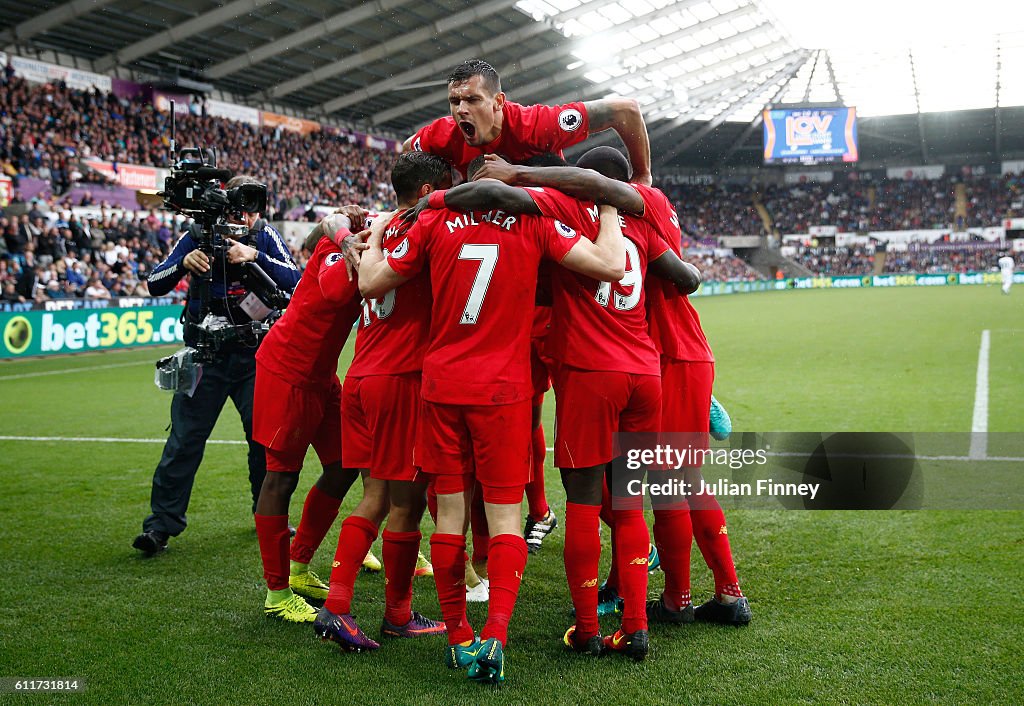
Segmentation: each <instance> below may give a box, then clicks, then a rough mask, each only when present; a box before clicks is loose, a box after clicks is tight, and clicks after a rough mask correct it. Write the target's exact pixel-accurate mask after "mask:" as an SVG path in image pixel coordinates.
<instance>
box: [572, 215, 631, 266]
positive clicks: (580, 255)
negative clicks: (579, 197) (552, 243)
mask: <svg viewBox="0 0 1024 706" xmlns="http://www.w3.org/2000/svg"><path fill="white" fill-rule="evenodd" d="M598 215H599V216H600V218H601V228H600V230H599V231H598V232H597V240H596V241H594V242H590V241H589V240H587V239H586V238H580V239H579V241H577V243H576V244H575V245H574V246H573V247H572V250H570V251H569V252H568V253H567V254H566V256H565V257H563V258H562V260H561V261H560V262H559V264H560V265H562V266H563V267H565V268H567V269H570V270H572V271H573V272H579V273H580V274H582V275H587V276H588V277H593V278H594V279H598V280H601V281H602V282H618V281H619V280H620V279H622V278H623V277H625V275H626V244H625V242H624V239H623V237H622V228H621V227H620V226H619V212H618V211H617V210H615V209H614V208H613V207H611V206H607V205H601V206H598Z"/></svg>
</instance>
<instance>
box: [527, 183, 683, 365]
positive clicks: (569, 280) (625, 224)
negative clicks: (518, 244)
mask: <svg viewBox="0 0 1024 706" xmlns="http://www.w3.org/2000/svg"><path fill="white" fill-rule="evenodd" d="M527 192H529V194H530V196H532V197H533V200H534V202H535V203H536V204H537V206H538V207H539V208H540V210H541V213H543V214H544V215H545V216H549V217H555V218H559V219H573V218H575V219H582V224H581V226H580V228H581V230H582V231H583V234H584V235H586V236H587V237H588V238H590V239H591V240H596V239H597V232H598V230H599V229H600V218H599V217H598V211H597V206H595V205H594V204H593V203H589V202H583V201H577V200H576V199H574V198H572V197H570V196H566V195H565V194H563V193H562V192H560V191H558V190H556V189H549V188H536V187H533V188H528V189H527ZM619 219H620V220H619V225H620V226H621V227H622V234H623V236H625V239H626V276H625V277H623V278H622V280H620V281H619V282H617V283H615V284H609V283H607V282H598V281H597V280H595V279H591V278H590V277H585V276H583V275H580V274H577V273H575V272H570V271H569V270H566V269H565V268H557V271H556V272H554V274H553V287H552V288H553V297H554V306H553V307H552V314H551V335H550V336H548V338H547V341H546V343H545V347H544V353H545V355H548V356H550V357H551V358H554V359H555V360H558V361H561V362H563V363H565V364H566V365H571V366H572V367H574V368H580V369H582V370H610V371H617V372H623V373H642V374H649V375H658V374H660V372H661V369H660V364H659V356H658V351H657V350H656V349H655V348H654V345H653V343H652V342H651V339H650V336H649V335H648V333H647V321H646V319H645V318H644V310H645V308H646V307H645V296H644V279H643V278H644V274H646V272H647V263H648V262H650V261H651V260H654V259H656V258H658V257H659V256H661V255H662V254H664V253H665V251H666V250H668V248H669V246H668V245H667V244H666V243H664V242H663V241H662V240H661V238H660V237H659V236H658V234H657V233H656V232H655V230H654V229H653V228H651V227H650V225H649V224H648V223H646V222H645V221H643V220H641V219H639V218H634V217H632V216H623V215H621V214H620V216H619ZM570 222H571V221H570Z"/></svg>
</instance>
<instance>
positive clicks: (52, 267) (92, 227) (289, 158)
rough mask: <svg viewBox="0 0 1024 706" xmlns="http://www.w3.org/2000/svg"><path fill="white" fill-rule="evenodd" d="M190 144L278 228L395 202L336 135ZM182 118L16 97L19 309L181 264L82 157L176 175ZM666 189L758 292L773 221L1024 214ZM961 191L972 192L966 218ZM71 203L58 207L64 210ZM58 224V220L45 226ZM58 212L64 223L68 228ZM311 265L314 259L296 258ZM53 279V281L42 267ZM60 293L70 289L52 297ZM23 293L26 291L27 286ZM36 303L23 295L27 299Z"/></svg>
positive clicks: (958, 253) (0, 276) (38, 95)
mask: <svg viewBox="0 0 1024 706" xmlns="http://www.w3.org/2000/svg"><path fill="white" fill-rule="evenodd" d="M178 131H179V132H178V134H179V142H181V143H185V144H205V145H216V146H218V148H219V149H220V159H221V164H222V165H225V166H227V167H229V168H231V169H234V170H236V171H242V172H252V173H255V174H258V175H260V177H261V178H263V179H265V180H266V181H267V183H268V185H269V186H270V190H271V194H272V203H271V206H270V213H269V214H268V215H269V217H270V218H271V219H275V218H278V219H284V218H287V219H289V220H314V219H315V218H316V215H315V213H314V211H313V209H312V205H314V204H318V203H319V204H340V203H359V204H362V205H364V206H366V207H369V208H374V209H381V208H384V207H386V206H388V205H390V204H391V203H393V195H392V194H391V187H390V184H389V180H388V173H389V169H390V165H391V161H392V158H391V155H390V154H389V153H387V152H381V151H378V150H374V149H369V148H365V147H363V146H361V145H355V144H352V143H350V141H349V140H348V139H346V138H345V137H341V136H334V135H328V134H325V133H313V134H310V135H302V134H299V133H294V132H288V131H284V130H281V129H280V128H278V129H276V130H273V129H270V128H264V129H259V128H255V127H252V126H248V125H245V124H242V123H237V122H230V121H227V120H225V119H222V118H213V117H204V116H202V115H198V116H197V115H189V116H182V117H180V118H179V120H178ZM166 133H167V116H166V115H165V114H163V113H160V112H159V111H157V110H156V109H155V108H153V106H152V105H151V104H150V103H148V102H144V101H141V100H140V101H137V102H130V101H128V100H127V99H123V98H117V97H115V96H114V95H113V94H103V93H99V92H92V91H81V90H73V89H69V88H67V87H66V86H64V85H63V84H60V83H51V84H46V85H41V84H32V83H28V82H26V81H24V80H22V79H19V78H16V77H13V76H9V77H4V82H3V83H0V168H2V169H3V171H4V172H5V173H7V174H8V175H9V176H11V177H13V178H14V179H15V180H16V182H15V199H14V201H15V202H16V203H17V202H19V201H21V202H27V203H30V204H31V206H30V211H29V213H28V214H26V215H25V216H13V215H3V214H0V233H2V236H3V237H2V240H0V258H2V259H0V283H6V282H12V283H14V284H15V285H16V286H15V291H8V290H5V291H4V297H6V298H9V299H14V298H15V297H24V298H27V299H37V300H40V301H42V300H45V299H48V298H61V297H71V296H87V294H86V292H87V291H88V292H89V293H90V294H89V296H106V295H105V294H104V290H105V291H106V292H109V293H110V294H112V295H113V296H119V295H122V294H145V285H144V283H142V282H143V280H144V278H145V274H146V273H147V271H148V270H149V269H150V268H151V267H152V266H153V265H155V264H156V263H157V262H159V260H161V259H162V258H163V256H164V255H165V254H166V253H167V251H168V248H169V246H170V243H171V240H172V238H173V233H172V230H171V228H170V221H169V217H168V216H167V215H166V214H162V213H156V212H154V213H151V214H149V215H146V216H144V217H136V216H135V215H133V212H132V211H131V210H128V211H117V210H115V209H117V208H120V209H131V208H132V207H133V199H134V192H132V191H130V190H128V189H122V188H120V187H115V186H111V185H109V184H106V183H105V181H106V180H105V178H104V177H103V176H102V175H101V174H98V173H96V172H91V171H90V170H88V169H85V170H84V171H83V169H82V166H81V161H80V160H81V159H83V158H88V157H95V158H99V159H102V160H105V161H111V162H127V163H134V164H140V165H151V166H166V160H167V152H166ZM678 181H679V180H677V179H672V178H668V179H664V180H662V181H660V182H658V183H657V184H656V185H657V186H659V187H661V188H662V189H663V190H664V191H665V192H666V194H667V195H668V196H669V198H670V199H671V200H672V201H673V203H674V204H675V206H676V210H677V212H678V214H679V220H680V227H681V228H682V230H683V234H684V235H683V248H684V256H685V257H686V259H687V260H689V261H691V262H692V263H693V264H695V265H697V266H698V267H700V268H701V270H702V271H703V272H704V279H705V280H706V281H725V280H754V279H761V278H763V275H761V274H759V273H758V272H756V271H755V270H753V269H751V268H750V267H749V266H748V265H747V264H746V263H744V262H743V261H742V260H741V259H739V258H737V257H733V256H731V255H724V254H723V251H722V250H721V249H718V250H717V254H716V250H715V249H716V248H720V241H719V238H720V237H722V236H730V235H761V234H764V233H765V232H766V228H765V223H766V220H765V219H763V218H762V213H761V212H759V209H761V211H763V213H764V215H765V216H767V222H768V223H770V224H771V229H772V231H773V232H774V233H775V234H786V233H807V232H808V230H809V228H810V227H811V226H816V225H824V226H835V227H836V228H837V229H838V230H839V231H840V232H867V231H885V230H907V229H923V230H926V229H936V228H948V227H950V226H952V225H957V226H965V227H982V226H991V225H996V224H998V223H999V222H1000V221H1001V220H1002V219H1003V218H1007V217H1015V216H1020V215H1022V211H1024V208H1022V207H1021V202H1022V199H1024V177H1022V176H1020V175H1013V174H1010V175H1006V176H1001V177H997V176H985V175H982V176H973V175H964V176H961V175H945V176H943V177H941V178H938V179H930V180H927V179H918V180H903V179H882V180H876V181H874V182H867V181H859V180H854V179H851V180H838V181H835V182H831V183H800V184H786V185H768V186H764V187H758V186H754V185H737V184H685V183H678ZM958 188H962V193H961V194H960V199H959V202H960V203H961V204H962V208H961V210H960V212H959V213H958V208H957V203H958V194H957V190H958ZM55 194H56V196H55ZM88 205H92V206H99V207H101V213H100V217H99V218H95V219H83V220H81V221H80V220H79V219H77V218H76V217H75V216H74V215H72V214H71V213H70V210H69V209H70V208H71V207H73V206H88ZM46 213H50V214H51V216H50V217H49V218H48V219H47V218H42V216H43V215H44V214H46ZM52 214H57V218H56V219H55V220H54V218H53V215H52ZM294 254H295V256H296V257H297V259H298V260H299V262H300V264H303V260H304V256H303V253H301V252H295V253H294ZM793 259H794V260H795V261H797V262H798V263H799V264H801V265H803V266H805V267H807V268H808V269H809V270H811V271H812V272H815V273H818V274H829V275H853V274H870V273H872V272H873V271H874V266H875V265H874V263H875V256H874V253H873V252H872V251H871V250H870V249H869V248H859V247H855V248H827V247H802V248H800V249H799V250H798V253H797V255H796V256H795V257H794V258H793ZM991 262H992V253H990V252H988V251H987V250H985V249H970V248H966V249H955V248H954V249H949V248H946V249H931V248H928V247H924V246H923V245H921V244H912V247H911V250H909V251H907V252H899V253H896V252H890V253H889V254H888V259H887V260H886V262H885V267H884V270H885V271H886V272H908V271H920V272H926V271H927V272H962V271H967V270H970V269H986V268H987V267H989V266H991ZM36 266H41V267H42V268H43V270H42V272H41V273H38V274H37V273H35V270H34V268H35V267H36ZM51 281H53V282H54V284H51ZM19 282H20V284H19ZM8 289H9V288H8ZM18 292H20V294H19V293H18Z"/></svg>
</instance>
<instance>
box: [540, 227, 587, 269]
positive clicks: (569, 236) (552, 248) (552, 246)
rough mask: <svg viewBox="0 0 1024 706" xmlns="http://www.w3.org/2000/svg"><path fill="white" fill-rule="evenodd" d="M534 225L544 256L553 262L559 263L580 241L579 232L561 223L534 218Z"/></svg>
mask: <svg viewBox="0 0 1024 706" xmlns="http://www.w3.org/2000/svg"><path fill="white" fill-rule="evenodd" d="M534 223H535V224H536V228H537V230H538V234H539V235H540V238H541V241H540V242H541V244H542V245H543V246H544V256H545V257H549V258H551V259H552V260H554V261H555V262H561V261H562V258H564V257H565V256H566V255H568V254H569V251H570V250H572V249H573V246H575V245H576V243H577V242H578V241H579V239H580V233H579V231H577V230H576V229H575V228H573V227H572V226H569V225H566V224H565V223H563V222H561V221H558V220H552V219H550V218H536V219H534Z"/></svg>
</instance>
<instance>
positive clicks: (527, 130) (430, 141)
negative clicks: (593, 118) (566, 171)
mask: <svg viewBox="0 0 1024 706" xmlns="http://www.w3.org/2000/svg"><path fill="white" fill-rule="evenodd" d="M503 114H504V117H503V120H502V125H501V132H500V133H498V137H497V138H495V139H494V141H493V142H489V143H487V144H486V145H483V146H482V147H474V146H472V145H470V144H468V143H467V142H466V138H465V136H463V134H462V131H461V130H459V126H458V125H456V124H455V119H454V118H452V117H451V116H450V115H449V116H447V117H444V118H438V119H437V120H435V121H434V122H432V123H430V124H429V125H427V126H425V127H422V128H420V129H419V130H418V131H417V132H416V134H415V135H413V139H412V148H413V149H414V150H419V151H421V152H430V153H431V154H436V155H437V156H439V157H443V158H444V159H445V160H447V161H448V162H449V163H450V164H451V165H452V166H453V167H455V169H456V170H457V171H458V172H459V174H461V175H462V178H463V179H465V178H466V168H467V167H468V166H469V163H470V162H472V161H473V160H474V159H476V158H477V157H478V156H479V155H481V154H500V155H502V156H503V157H505V159H507V160H509V161H510V162H517V163H518V162H523V161H525V160H527V159H529V158H530V157H535V156H537V155H539V154H545V153H547V152H554V153H556V154H561V153H562V150H563V149H565V148H566V147H570V146H572V145H575V144H576V143H577V142H583V140H585V139H587V135H588V134H589V129H590V123H589V120H588V118H587V109H586V108H584V107H583V103H579V102H577V103H569V104H567V105H554V106H552V105H519V104H518V103H513V102H511V101H505V107H504V109H503Z"/></svg>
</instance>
